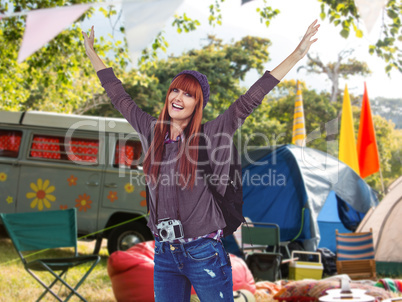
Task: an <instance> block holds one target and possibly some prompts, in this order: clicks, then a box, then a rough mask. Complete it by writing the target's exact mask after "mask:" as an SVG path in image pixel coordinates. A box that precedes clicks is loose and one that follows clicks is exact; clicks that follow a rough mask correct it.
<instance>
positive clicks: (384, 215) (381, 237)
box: [356, 176, 402, 276]
mask: <svg viewBox="0 0 402 302" xmlns="http://www.w3.org/2000/svg"><path fill="white" fill-rule="evenodd" d="M401 218H402V176H401V177H399V178H398V179H397V180H396V181H395V182H394V183H393V184H392V185H391V186H390V191H389V193H388V194H387V195H386V196H385V197H384V198H383V200H382V201H381V202H380V203H379V204H378V206H377V207H376V208H372V209H371V210H370V211H369V212H367V214H366V216H365V217H364V219H363V221H362V222H361V223H360V225H359V227H358V228H357V230H356V232H367V231H369V230H370V228H371V229H372V230H373V240H374V247H375V260H376V266H377V272H378V273H380V274H386V275H397V276H400V275H401V273H402V237H401V234H402V223H401Z"/></svg>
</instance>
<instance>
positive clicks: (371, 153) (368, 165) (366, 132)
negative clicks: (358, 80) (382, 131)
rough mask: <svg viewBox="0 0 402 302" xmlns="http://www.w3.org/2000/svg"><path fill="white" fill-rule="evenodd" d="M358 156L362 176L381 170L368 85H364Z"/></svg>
mask: <svg viewBox="0 0 402 302" xmlns="http://www.w3.org/2000/svg"><path fill="white" fill-rule="evenodd" d="M357 154H358V157H359V168H360V176H361V177H362V178H364V177H367V176H369V175H371V174H373V173H376V172H378V171H379V170H380V159H379V157H378V150H377V141H376V139H375V131H374V124H373V119H372V117H371V109H370V101H369V98H368V95H367V87H366V83H364V95H363V101H362V110H361V113H360V126H359V135H358V137H357Z"/></svg>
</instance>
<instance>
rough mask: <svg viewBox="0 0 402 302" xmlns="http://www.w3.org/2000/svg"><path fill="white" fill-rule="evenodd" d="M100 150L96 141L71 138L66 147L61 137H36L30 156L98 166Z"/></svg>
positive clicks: (34, 137)
mask: <svg viewBox="0 0 402 302" xmlns="http://www.w3.org/2000/svg"><path fill="white" fill-rule="evenodd" d="M98 149H99V141H98V140H96V139H86V138H71V140H70V141H68V142H67V144H66V145H65V144H64V137H61V136H50V135H34V136H33V138H32V144H31V149H30V153H29V155H30V157H31V158H41V159H50V160H59V161H75V162H87V163H94V164H97V163H98Z"/></svg>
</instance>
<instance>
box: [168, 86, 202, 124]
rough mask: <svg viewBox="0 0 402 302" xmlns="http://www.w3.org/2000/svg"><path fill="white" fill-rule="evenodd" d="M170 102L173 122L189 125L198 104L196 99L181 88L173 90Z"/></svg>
mask: <svg viewBox="0 0 402 302" xmlns="http://www.w3.org/2000/svg"><path fill="white" fill-rule="evenodd" d="M168 102H169V104H168V112H169V116H170V118H171V119H172V121H173V122H180V123H186V124H188V122H189V121H190V119H191V116H192V115H193V113H194V110H195V106H196V104H197V101H196V99H195V97H194V96H193V95H191V94H190V93H189V92H187V91H184V90H182V89H180V88H173V89H172V91H171V92H170V94H169V97H168Z"/></svg>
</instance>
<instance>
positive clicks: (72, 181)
mask: <svg viewBox="0 0 402 302" xmlns="http://www.w3.org/2000/svg"><path fill="white" fill-rule="evenodd" d="M77 179H78V178H77V177H75V176H74V175H71V176H70V177H69V178H67V181H68V186H69V187H71V186H76V185H77Z"/></svg>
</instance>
